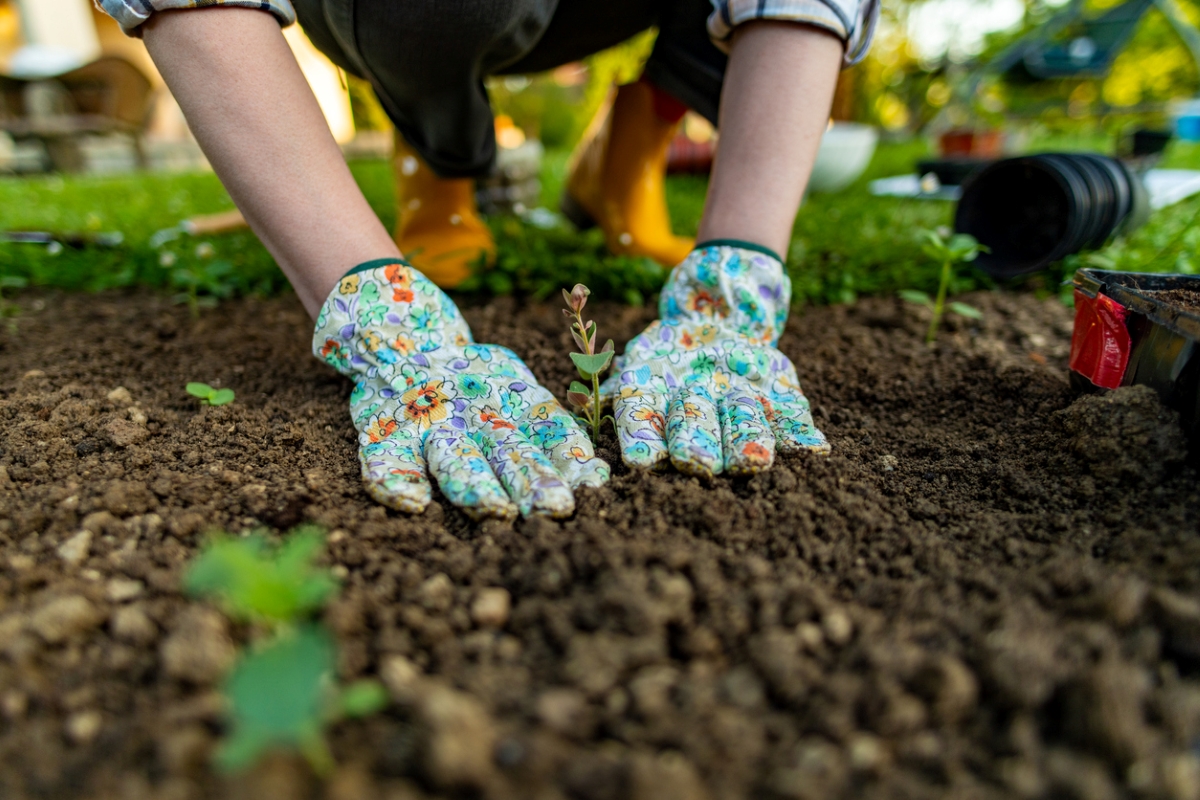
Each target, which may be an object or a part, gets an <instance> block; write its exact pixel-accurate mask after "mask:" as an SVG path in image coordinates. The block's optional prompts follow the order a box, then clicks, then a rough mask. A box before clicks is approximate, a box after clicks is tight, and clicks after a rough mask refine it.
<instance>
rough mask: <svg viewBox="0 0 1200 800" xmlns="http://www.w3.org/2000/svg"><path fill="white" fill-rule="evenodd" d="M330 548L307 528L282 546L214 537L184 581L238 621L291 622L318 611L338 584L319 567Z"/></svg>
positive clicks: (191, 590)
mask: <svg viewBox="0 0 1200 800" xmlns="http://www.w3.org/2000/svg"><path fill="white" fill-rule="evenodd" d="M322 547H324V538H323V537H322V536H321V534H320V532H319V531H318V530H316V529H315V528H312V527H309V528H302V529H300V530H298V531H296V532H295V533H293V534H292V535H291V536H289V537H288V540H287V541H286V542H284V544H282V545H281V546H279V547H278V548H272V547H271V546H270V545H269V544H268V543H267V540H266V538H265V537H264V536H262V535H261V534H251V535H250V536H247V537H245V538H235V537H231V536H218V537H216V538H215V539H213V540H212V541H211V542H210V543H209V545H208V547H206V548H205V550H204V552H203V553H201V554H200V556H199V558H197V559H196V562H195V563H194V564H192V566H191V568H190V569H189V570H188V572H187V576H186V577H185V579H184V589H185V591H187V592H188V594H191V595H195V596H201V597H212V598H214V599H216V600H217V601H218V603H220V605H221V607H222V609H223V610H224V611H225V613H226V614H227V615H228V616H229V617H230V618H232V619H236V620H244V621H266V622H270V623H274V624H282V623H288V622H291V621H293V620H296V619H300V618H303V617H305V616H306V615H308V614H311V613H314V612H316V611H318V610H320V608H321V607H322V606H324V605H325V603H326V601H328V600H329V598H330V597H332V596H333V595H334V593H335V592H336V591H337V586H338V584H337V581H336V580H334V578H333V576H332V575H330V574H329V572H328V571H326V570H324V569H321V568H319V567H317V566H315V565H314V564H313V561H314V560H315V559H316V557H317V556H318V555H319V554H320V552H321V548H322Z"/></svg>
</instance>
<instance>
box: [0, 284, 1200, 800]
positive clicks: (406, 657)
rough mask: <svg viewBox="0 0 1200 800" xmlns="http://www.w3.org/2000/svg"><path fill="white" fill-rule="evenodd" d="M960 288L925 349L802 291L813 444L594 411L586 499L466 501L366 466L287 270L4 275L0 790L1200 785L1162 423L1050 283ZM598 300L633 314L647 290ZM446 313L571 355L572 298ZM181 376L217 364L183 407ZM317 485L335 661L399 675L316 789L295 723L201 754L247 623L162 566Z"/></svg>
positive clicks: (786, 792) (621, 320) (909, 331)
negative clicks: (754, 455)
mask: <svg viewBox="0 0 1200 800" xmlns="http://www.w3.org/2000/svg"><path fill="white" fill-rule="evenodd" d="M964 299H966V300H967V301H969V302H970V303H972V304H974V305H976V306H977V307H979V308H980V309H982V310H983V312H984V319H983V321H982V322H978V323H976V322H969V321H967V320H964V319H951V320H950V321H949V322H948V323H947V326H946V327H945V328H944V329H943V332H942V333H941V335H940V340H939V343H938V346H937V347H936V349H934V350H930V349H927V348H926V347H925V346H924V345H923V344H922V343H921V338H922V334H923V332H924V327H925V320H924V319H922V316H921V315H922V314H923V313H924V311H923V310H921V309H917V308H915V307H909V306H905V305H903V304H901V303H900V302H899V301H893V300H880V299H875V300H864V301H861V302H859V303H857V304H856V305H853V306H835V307H827V308H821V309H813V310H809V311H807V312H805V313H803V314H796V315H794V318H793V320H792V321H791V323H790V325H789V328H788V333H787V334H786V335H785V336H784V338H783V341H782V345H781V347H782V349H783V350H784V352H786V353H787V354H788V355H790V356H791V357H792V358H793V359H794V360H795V361H796V364H797V367H798V371H799V374H800V376H801V379H802V381H803V382H804V386H805V389H806V391H807V392H808V394H809V397H810V398H811V399H812V402H813V408H814V416H815V418H816V421H817V423H818V425H819V426H820V427H821V428H822V430H824V431H825V432H826V434H828V436H829V438H830V441H831V443H832V445H833V454H832V455H831V456H829V457H828V458H821V457H812V456H795V457H787V458H783V459H782V463H780V464H778V465H777V466H776V467H775V468H774V469H773V470H772V471H770V472H768V473H766V474H763V475H759V476H756V477H753V478H741V479H737V478H718V479H716V480H713V481H711V482H709V483H703V482H700V481H698V480H696V479H695V478H690V477H685V476H682V475H679V474H674V473H670V474H662V475H644V474H632V473H630V472H629V471H628V470H626V469H625V468H624V467H623V466H621V465H620V464H619V463H618V462H617V459H616V458H615V453H614V451H613V448H612V441H611V438H610V439H609V440H608V441H607V442H606V447H605V449H606V451H607V456H608V457H609V459H610V461H612V462H613V464H614V478H613V481H612V482H611V484H609V485H608V486H607V487H605V488H602V489H599V490H583V491H581V492H580V493H579V497H578V507H579V510H578V512H577V513H576V515H575V517H574V518H573V519H570V520H567V521H565V522H553V521H548V520H544V519H534V520H526V521H520V522H517V523H515V524H507V523H498V522H486V523H483V524H477V523H474V522H471V521H470V520H468V519H467V518H466V517H465V516H463V515H462V514H460V513H459V512H457V511H455V510H454V509H452V508H451V507H449V506H448V505H446V504H444V503H440V502H435V503H434V504H433V505H432V506H431V507H430V508H429V510H428V511H427V512H426V513H425V514H424V515H423V516H420V517H408V516H405V515H403V514H399V513H395V512H391V511H387V510H385V509H383V508H382V507H380V506H378V505H376V504H374V503H373V502H372V501H371V500H370V499H369V498H368V497H367V496H366V494H365V493H364V492H363V490H362V489H361V488H360V484H359V480H358V464H357V458H356V454H355V441H356V436H355V432H354V430H353V428H352V426H351V424H350V420H349V418H348V414H347V398H348V395H349V391H350V384H349V383H348V381H346V380H345V379H343V378H341V377H340V376H338V375H336V374H334V373H333V372H332V371H331V370H329V369H328V368H326V367H324V366H323V365H321V364H320V363H318V362H317V361H316V360H315V359H313V358H312V357H311V355H310V354H309V352H308V340H309V336H310V331H311V324H310V322H309V320H308V318H307V317H306V316H305V314H304V312H303V311H302V309H301V308H300V307H299V305H298V303H296V301H295V300H294V299H293V298H281V299H271V300H257V299H246V300H239V301H229V302H225V303H222V304H221V305H220V306H219V307H217V308H215V309H212V310H208V311H204V312H203V313H202V315H201V316H200V318H199V319H198V320H193V319H192V318H191V317H190V316H189V315H188V313H187V311H186V309H185V308H183V307H180V306H175V305H172V304H171V303H170V301H169V300H168V299H166V298H163V297H161V296H158V295H155V294H151V293H147V292H139V293H128V294H119V293H104V294H100V295H74V294H54V293H35V292H27V293H25V294H23V295H22V296H21V297H20V298H19V299H18V303H19V305H20V306H21V308H22V316H21V317H19V318H18V320H17V323H16V328H15V332H9V331H4V332H2V333H0V465H2V466H3V469H2V470H0V509H2V510H0V796H3V797H6V798H8V797H14V798H21V797H30V798H65V797H71V798H114V797H120V798H126V797H127V798H164V799H165V798H171V799H172V800H174V799H175V798H180V799H181V800H185V799H189V798H201V797H205V798H207V797H212V798H225V797H238V796H245V797H253V798H255V800H268V799H269V798H293V797H297V798H299V797H308V796H312V797H320V796H329V797H336V798H347V800H348V799H349V798H374V797H378V798H388V800H400V799H401V798H403V799H404V800H414V799H415V798H422V797H426V796H428V797H483V798H514V800H515V799H516V798H546V800H551V799H553V798H572V799H578V800H609V799H610V798H611V800H618V799H619V798H635V800H668V799H673V798H679V799H680V800H683V799H684V798H687V799H688V800H691V799H692V798H697V799H698V798H713V800H724V799H726V798H728V799H729V800H734V799H735V798H814V799H815V798H837V797H847V798H850V797H853V798H862V797H951V796H952V797H972V798H976V797H980V798H986V797H1051V796H1053V797H1069V798H1080V800H1082V799H1083V798H1089V799H1091V798H1096V799H1098V800H1103V799H1104V798H1117V797H1124V796H1137V797H1143V796H1145V797H1167V798H1174V799H1175V800H1192V799H1194V798H1197V797H1200V759H1197V757H1196V756H1195V755H1194V753H1193V751H1192V749H1191V748H1192V746H1193V743H1194V741H1195V737H1196V736H1197V733H1200V683H1198V682H1197V681H1196V680H1195V679H1194V675H1195V671H1196V669H1197V668H1198V667H1200V535H1198V534H1197V523H1198V521H1200V493H1198V492H1197V490H1196V477H1197V476H1196V472H1195V471H1194V470H1193V469H1192V468H1191V467H1188V466H1186V465H1184V464H1183V463H1182V462H1183V459H1184V456H1185V451H1184V445H1183V439H1182V435H1181V434H1180V432H1179V429H1178V425H1177V423H1176V422H1175V420H1174V419H1173V418H1172V416H1171V415H1170V414H1169V413H1167V412H1165V411H1163V409H1162V408H1161V406H1160V405H1159V404H1158V402H1157V400H1156V398H1155V397H1154V395H1153V394H1152V393H1150V392H1149V390H1143V389H1140V388H1135V389H1126V390H1121V391H1119V392H1117V393H1115V394H1111V395H1107V396H1091V397H1085V398H1083V399H1078V400H1077V399H1076V398H1075V396H1074V395H1073V393H1072V392H1071V390H1070V389H1069V387H1068V382H1067V372H1066V358H1067V355H1068V345H1069V336H1070V328H1071V312H1070V311H1069V310H1067V309H1065V308H1063V307H1062V306H1061V305H1060V304H1059V303H1058V302H1057V301H1056V300H1047V301H1039V300H1035V299H1034V298H1033V297H1032V296H1029V295H1021V296H1014V295H1005V294H984V295H974V296H968V297H966V298H964ZM597 306H598V307H597V308H596V309H595V311H594V314H595V318H596V319H597V320H599V322H600V326H601V328H600V332H601V334H602V335H603V336H605V337H607V336H610V335H611V336H612V337H613V338H615V339H616V340H617V341H618V342H623V341H625V340H627V339H628V338H629V337H631V336H632V335H633V334H634V333H636V332H637V331H638V330H639V329H640V328H641V326H643V325H644V324H645V323H646V322H647V321H648V320H649V319H651V318H652V316H653V312H652V311H651V310H650V309H632V308H625V307H619V306H615V305H604V304H597ZM465 314H466V316H467V318H468V321H469V322H470V323H471V325H472V327H473V329H474V331H475V333H476V336H477V338H478V339H479V340H481V341H496V342H500V343H503V344H506V345H509V346H511V347H512V348H513V349H515V350H516V351H517V352H518V353H519V354H520V355H521V356H523V357H524V358H525V359H526V361H527V363H528V364H529V365H530V367H531V368H532V369H533V371H534V372H535V373H536V374H537V375H538V377H539V378H541V379H542V381H543V382H544V383H545V384H546V385H547V386H549V387H551V388H552V389H553V390H555V391H556V392H559V393H560V394H561V393H562V392H563V391H564V390H565V388H566V385H567V383H568V382H569V380H570V379H571V376H572V373H573V368H572V366H571V363H570V361H569V360H568V358H567V356H566V353H567V352H568V350H569V349H570V342H569V337H568V334H567V332H566V327H565V325H564V323H563V319H562V316H561V314H560V313H559V311H558V309H557V308H555V307H554V306H552V305H537V304H525V303H522V302H521V301H518V300H514V299H511V298H506V299H499V300H495V301H492V302H491V303H490V304H488V305H482V306H470V305H469V304H468V308H466V309H465ZM618 349H620V346H618ZM188 381H205V382H208V383H210V384H213V385H214V386H217V385H219V386H224V387H230V388H233V389H234V390H235V391H236V393H237V400H236V401H235V402H234V403H232V404H231V405H228V406H222V407H219V408H218V407H209V408H198V407H197V405H196V402H195V400H194V398H191V397H189V396H188V395H187V394H185V392H184V391H183V387H184V384H185V383H187V382H188ZM118 387H124V391H121V390H120V389H119V388H118ZM304 521H314V522H317V523H319V524H321V525H322V526H324V527H325V529H326V530H328V531H330V537H329V538H330V552H329V560H330V562H331V563H332V564H333V565H334V569H335V571H336V572H337V573H339V574H340V575H342V576H343V577H344V590H343V592H342V594H341V595H340V598H339V599H338V600H337V601H336V602H335V603H334V604H333V606H332V608H331V610H330V611H329V612H328V614H327V622H328V623H329V624H330V626H331V628H332V629H333V630H334V631H335V632H336V634H337V636H338V640H339V647H340V666H339V671H340V673H341V676H342V677H343V678H344V679H346V680H349V679H352V678H356V677H362V676H369V675H376V674H377V675H379V676H380V677H382V678H383V679H384V681H385V682H386V683H387V684H388V686H389V688H390V689H391V691H392V694H393V696H394V698H395V701H394V703H393V705H392V706H391V707H390V708H389V709H388V710H387V711H385V712H384V713H382V714H379V715H377V716H375V717H372V718H370V719H367V720H362V721H354V722H344V723H340V724H339V725H337V726H336V727H335V728H334V729H333V732H332V734H331V737H330V739H331V745H332V749H333V752H334V755H335V757H336V758H337V760H338V762H339V764H340V766H339V768H338V770H337V771H336V773H335V774H334V776H333V778H332V779H331V780H330V781H329V782H328V784H326V785H325V786H323V787H322V786H321V785H320V784H319V783H318V782H317V781H315V779H314V778H313V777H312V776H311V774H310V773H309V771H308V768H307V767H306V766H304V764H303V762H301V761H298V760H296V759H292V758H278V759H273V760H271V761H269V762H267V763H266V764H263V765H262V766H261V767H260V768H259V769H257V770H256V771H255V772H253V773H252V774H250V775H248V776H243V777H240V778H237V779H232V780H230V779H223V778H217V777H215V776H214V775H213V774H212V773H211V771H210V769H209V767H208V766H207V757H208V754H209V752H210V750H211V748H212V746H213V744H214V742H215V741H216V738H217V736H219V734H220V731H221V704H220V698H219V695H218V694H217V692H216V687H217V686H218V685H219V678H220V675H221V672H222V670H223V669H224V667H225V666H227V665H228V663H229V660H230V659H231V657H232V652H233V649H232V648H233V644H232V643H233V642H244V641H246V640H247V634H248V632H247V631H246V630H241V629H238V628H234V629H228V628H227V627H226V623H225V622H224V621H223V618H221V617H220V616H219V615H217V614H215V612H211V611H207V610H205V609H204V608H203V607H202V606H200V605H198V604H195V603H192V602H190V601H188V600H186V599H185V598H184V597H183V596H182V595H181V593H180V588H179V585H180V575H181V573H182V570H183V568H184V566H185V564H186V563H187V562H188V560H189V559H190V558H191V557H192V556H193V555H194V554H195V553H196V551H197V549H198V547H199V545H200V543H201V542H202V541H203V534H204V532H205V531H206V530H208V529H210V528H214V527H215V528H222V529H225V530H230V531H235V532H236V531H242V530H247V529H251V528H257V527H261V526H264V525H265V526H268V527H271V528H273V529H276V530H286V529H288V528H291V527H292V526H294V525H296V524H298V523H301V522H304ZM84 530H86V531H88V532H89V535H85V536H81V535H80V533H79V532H80V531H84ZM488 588H493V589H494V588H503V589H505V590H507V592H508V593H509V594H510V596H511V598H512V607H511V610H506V609H505V608H504V604H503V603H496V602H495V599H496V597H497V595H496V593H488V594H486V597H488V598H489V602H483V603H477V602H476V601H477V600H478V598H479V597H480V593H481V590H483V589H488ZM227 781H228V782H227Z"/></svg>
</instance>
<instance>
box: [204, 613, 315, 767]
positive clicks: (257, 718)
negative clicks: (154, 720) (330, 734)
mask: <svg viewBox="0 0 1200 800" xmlns="http://www.w3.org/2000/svg"><path fill="white" fill-rule="evenodd" d="M334 664H335V649H334V643H333V640H332V638H330V636H329V634H328V633H326V632H325V631H324V630H322V629H320V628H316V627H312V626H305V627H302V628H299V629H297V630H295V631H289V632H286V633H284V634H281V635H280V636H278V637H276V638H275V639H273V640H272V641H270V642H269V643H267V644H266V645H265V646H263V647H261V648H259V649H257V650H254V651H253V652H251V653H249V654H248V655H246V656H245V657H244V658H242V660H241V661H240V662H238V664H237V666H235V667H234V669H233V672H232V673H231V674H230V676H229V678H228V680H227V681H226V683H225V696H226V697H227V698H228V699H229V714H230V722H231V725H232V729H233V735H232V736H231V737H230V739H229V740H228V741H226V742H225V743H224V744H223V745H222V746H221V748H220V750H219V751H218V752H217V755H216V762H217V766H218V767H219V768H220V769H221V770H223V771H226V772H229V771H234V770H237V769H240V768H242V767H245V766H248V765H249V764H251V763H253V762H254V761H255V760H256V759H257V758H258V756H259V755H260V754H261V753H262V752H263V751H264V750H266V749H267V748H270V747H278V746H282V747H292V748H296V749H298V750H300V751H301V752H302V753H304V755H305V757H306V758H308V760H309V762H310V763H311V764H312V766H313V769H315V770H317V771H318V772H325V771H328V769H329V768H330V767H331V766H332V759H331V758H330V757H329V753H328V750H327V749H326V748H325V744H324V741H323V739H322V738H321V725H322V723H323V722H324V720H325V717H326V716H327V714H326V712H327V688H328V686H329V682H330V680H331V679H332V675H333V668H334Z"/></svg>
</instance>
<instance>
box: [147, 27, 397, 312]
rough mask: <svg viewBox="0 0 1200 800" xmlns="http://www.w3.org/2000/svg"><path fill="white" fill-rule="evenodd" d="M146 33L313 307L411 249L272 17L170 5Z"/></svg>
mask: <svg viewBox="0 0 1200 800" xmlns="http://www.w3.org/2000/svg"><path fill="white" fill-rule="evenodd" d="M144 36H145V41H146V47H147V48H148V49H149V51H150V55H151V57H152V58H153V59H154V63H155V65H157V67H158V69H159V71H160V72H162V75H163V77H164V78H165V79H166V82H167V86H168V87H170V89H171V92H172V94H174V95H175V98H176V99H177V100H178V101H179V105H180V107H181V108H182V109H183V113H184V116H186V117H187V120H188V124H189V125H190V126H191V129H192V132H193V133H194V134H195V136H196V139H197V141H199V143H200V147H201V148H202V149H203V150H204V154H205V155H206V156H208V160H209V161H210V162H211V163H212V165H213V168H214V169H215V170H216V172H217V175H218V176H219V177H220V178H221V182H222V183H224V184H225V188H226V189H227V190H228V191H229V194H230V195H231V196H232V197H233V201H234V202H235V203H237V206H238V208H239V209H241V211H242V213H243V214H244V215H245V217H246V220H247V221H248V222H249V223H250V227H251V228H252V229H253V230H254V232H255V233H256V234H257V235H258V237H259V238H260V239H261V240H262V242H263V244H264V245H266V247H267V250H269V251H270V252H271V255H272V256H274V257H275V260H276V261H277V262H278V264H279V266H280V268H282V269H283V271H284V274H286V275H287V277H288V279H289V280H290V281H291V282H292V286H294V287H295V289H296V293H297V294H298V295H299V296H300V299H301V300H302V301H303V303H304V307H305V308H307V309H308V311H309V313H310V314H312V315H314V316H315V315H316V312H317V310H318V309H319V308H320V306H321V303H322V302H324V300H325V297H326V296H327V295H328V294H329V292H330V291H331V290H332V289H333V286H334V284H335V283H336V282H337V280H338V278H340V277H341V276H342V275H343V274H345V273H346V272H347V271H348V270H349V269H351V268H352V267H354V266H355V265H357V264H361V263H363V262H365V261H370V260H372V259H376V258H386V257H393V256H398V255H399V254H400V251H399V250H398V249H397V248H396V245H395V243H394V242H393V241H392V238H391V236H389V235H388V232H387V231H386V230H385V229H384V227H383V224H382V223H380V221H379V218H378V217H376V216H375V213H374V212H373V211H372V210H371V208H370V206H368V205H367V201H366V199H365V198H364V197H363V195H362V192H361V191H359V188H358V186H357V184H355V182H354V179H353V177H351V175H350V170H349V169H348V168H347V166H346V162H345V161H344V160H343V158H342V153H341V151H340V150H339V149H338V145H337V142H335V141H334V140H333V135H332V134H331V133H330V132H329V128H328V126H327V125H326V123H325V118H324V116H322V114H321V109H320V106H318V105H317V100H316V98H315V97H314V96H313V93H312V90H311V89H309V87H308V83H307V82H306V81H305V80H304V75H303V74H302V73H301V72H300V67H299V66H298V65H297V64H296V59H295V57H294V56H293V55H292V52H291V50H290V49H289V48H288V46H287V43H286V42H285V41H284V38H283V34H282V32H281V31H280V30H279V24H278V23H277V22H276V21H275V19H274V18H273V17H272V16H271V15H270V14H266V13H264V12H261V11H256V10H253V9H246V8H234V7H224V8H208V9H190V10H187V11H166V12H161V13H158V14H155V15H153V16H152V17H151V18H150V21H149V22H147V23H146V25H145V27H144Z"/></svg>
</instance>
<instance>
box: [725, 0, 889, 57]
mask: <svg viewBox="0 0 1200 800" xmlns="http://www.w3.org/2000/svg"><path fill="white" fill-rule="evenodd" d="M712 4H713V13H712V15H711V16H710V17H709V18H708V34H709V36H711V37H712V40H713V43H714V44H716V45H717V47H719V48H721V49H722V50H725V51H728V50H729V40H730V39H731V38H732V37H733V29H734V28H736V27H737V26H738V25H741V24H743V23H746V22H750V21H752V20H756V19H774V20H786V21H788V22H802V23H805V24H807V25H815V26H816V27H818V28H823V29H825V30H827V31H829V32H830V33H832V34H833V35H834V36H837V37H838V38H840V39H841V40H842V41H843V42H845V43H846V55H845V58H844V59H843V63H844V65H845V66H847V67H849V66H853V65H854V64H857V63H858V62H859V61H862V60H863V58H865V57H866V55H867V49H868V48H869V47H870V45H871V39H872V38H873V37H874V35H875V23H876V21H877V20H878V19H879V0H712Z"/></svg>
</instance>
